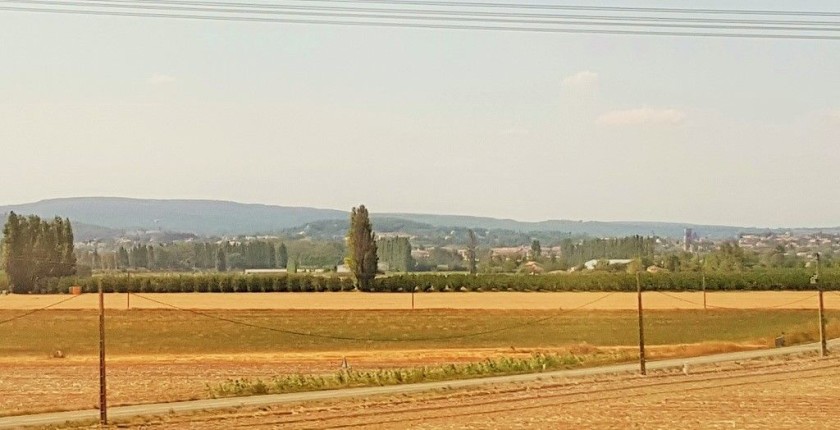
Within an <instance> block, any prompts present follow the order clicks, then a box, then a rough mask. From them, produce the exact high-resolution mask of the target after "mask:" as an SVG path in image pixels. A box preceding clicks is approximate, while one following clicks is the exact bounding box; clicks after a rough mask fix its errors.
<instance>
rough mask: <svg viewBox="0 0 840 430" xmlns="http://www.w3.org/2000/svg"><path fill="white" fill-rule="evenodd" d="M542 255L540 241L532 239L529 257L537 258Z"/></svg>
mask: <svg viewBox="0 0 840 430" xmlns="http://www.w3.org/2000/svg"><path fill="white" fill-rule="evenodd" d="M540 256H542V246H540V241H539V240H537V239H534V240H533V241H531V259H533V260H538V259H539V258H540Z"/></svg>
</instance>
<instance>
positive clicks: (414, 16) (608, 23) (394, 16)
mask: <svg viewBox="0 0 840 430" xmlns="http://www.w3.org/2000/svg"><path fill="white" fill-rule="evenodd" d="M6 2H10V3H23V4H41V5H56V6H95V7H101V8H123V9H125V8H128V9H133V10H162V11H166V12H181V11H185V12H207V13H238V14H258V15H286V16H304V17H317V18H354V19H357V18H364V19H376V20H380V19H390V20H410V21H444V22H465V23H494V24H529V25H556V24H564V25H575V26H599V27H600V26H604V27H647V28H685V29H712V30H774V31H811V32H820V31H828V32H837V31H840V27H839V26H840V22H838V23H831V24H819V26H817V24H811V25H794V24H784V25H770V24H765V23H761V22H758V21H757V22H756V23H748V22H749V21H745V20H742V21H743V22H744V23H742V24H718V23H698V22H684V23H682V22H664V23H663V22H638V21H633V22H620V21H617V20H601V19H595V20H593V19H569V18H550V17H549V18H550V19H537V18H536V17H531V18H527V19H525V18H517V17H513V16H505V14H499V13H495V14H494V16H493V17H483V16H464V15H457V16H449V15H446V16H442V14H434V16H426V15H428V14H427V13H426V12H423V13H416V12H414V11H394V10H392V12H391V13H368V11H366V10H363V9H356V10H354V11H353V12H338V11H326V12H322V11H319V10H314V11H306V10H300V9H297V10H291V11H285V10H261V9H220V8H217V7H193V6H177V7H172V6H171V5H169V4H166V3H163V2H160V3H161V4H159V5H151V4H140V5H127V4H125V2H110V1H95V2H84V1H45V0H6ZM205 3H207V2H205ZM345 9H346V8H345ZM828 25H834V27H827V26H828Z"/></svg>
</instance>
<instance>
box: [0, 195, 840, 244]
mask: <svg viewBox="0 0 840 430" xmlns="http://www.w3.org/2000/svg"><path fill="white" fill-rule="evenodd" d="M9 211H15V212H16V213H19V214H36V215H39V216H42V217H53V216H56V215H58V216H61V217H67V218H70V220H71V221H73V222H74V225H76V231H77V237H79V238H80V239H81V238H82V237H87V238H90V239H92V238H102V237H103V236H109V235H111V236H112V237H113V236H115V235H119V234H121V233H122V232H131V231H136V230H156V231H160V230H165V231H170V232H183V233H193V234H196V235H200V236H218V235H248V234H260V233H278V232H286V233H289V232H298V231H300V230H303V229H306V228H309V229H315V230H317V229H320V230H322V231H321V232H320V233H317V232H315V231H313V234H312V236H313V237H315V236H323V237H343V233H342V231H346V225H347V224H348V222H349V213H348V212H347V211H340V210H333V209H315V208H306V207H286V206H271V205H260V204H243V203H235V202H228V201H215V200H145V199H129V198H118V197H80V198H64V199H52V200H42V201H39V202H36V203H28V204H22V205H11V206H0V214H6V213H8V212H9ZM372 218H373V222H374V229H376V230H377V231H379V232H383V233H387V232H401V233H406V234H417V235H428V234H434V235H438V236H439V235H442V234H446V230H447V228H449V229H452V230H455V229H466V228H474V229H485V230H498V231H505V232H513V233H517V234H521V235H523V236H524V237H527V236H528V235H532V236H535V237H538V236H539V235H535V234H533V233H537V232H551V233H552V234H551V236H552V237H553V236H557V235H563V234H565V235H570V236H581V235H589V236H596V237H617V236H628V235H634V234H639V235H645V236H647V235H658V236H663V237H672V238H679V237H682V235H683V229H684V228H686V227H688V228H692V229H694V231H695V232H697V234H698V235H700V236H705V237H710V238H715V239H721V238H728V237H735V236H737V235H738V234H739V233H764V232H769V231H771V230H770V229H766V228H756V227H737V226H718V225H695V224H681V223H664V222H600V221H569V220H550V221H540V222H522V221H516V220H511V219H497V218H487V217H473V216H460V215H430V214H406V213H375V212H374V213H372ZM83 229H84V230H83ZM772 231H775V232H783V231H792V232H795V233H813V232H819V231H822V232H826V233H830V232H835V233H840V228H838V227H833V228H822V229H818V228H809V229H798V228H792V229H776V230H772ZM307 236H309V235H308V234H307ZM82 240H84V239H82Z"/></svg>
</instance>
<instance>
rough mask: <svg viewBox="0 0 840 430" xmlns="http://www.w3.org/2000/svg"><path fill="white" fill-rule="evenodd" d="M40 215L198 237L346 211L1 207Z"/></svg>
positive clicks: (48, 204) (235, 206) (76, 202)
mask: <svg viewBox="0 0 840 430" xmlns="http://www.w3.org/2000/svg"><path fill="white" fill-rule="evenodd" d="M10 211H14V212H15V213H19V214H35V215H39V216H42V217H53V216H56V215H58V216H61V217H67V218H70V220H71V221H74V222H80V223H85V224H92V225H97V226H102V227H106V228H111V229H119V230H138V229H142V230H168V231H179V232H187V233H195V234H198V235H203V236H212V235H226V234H254V233H265V232H273V231H279V230H281V229H285V228H289V227H293V226H296V225H302V224H306V223H307V222H311V221H314V220H324V219H345V218H347V217H348V215H347V212H344V211H337V210H330V209H313V208H300V207H284V206H268V205H259V204H242V203H234V202H224V201H214V200H141V199H128V198H118V197H81V198H65V199H53V200H42V201H39V202H36V203H28V204H23V205H14V206H0V213H8V212H10Z"/></svg>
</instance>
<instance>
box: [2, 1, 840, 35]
mask: <svg viewBox="0 0 840 430" xmlns="http://www.w3.org/2000/svg"><path fill="white" fill-rule="evenodd" d="M2 3H6V4H29V5H42V6H44V7H27V6H0V10H4V11H16V12H30V13H53V14H72V15H98V16H122V17H143V18H169V19H193V20H212V21H239V22H267V23H288V24H316V25H340V26H369V27H392V28H394V27H395V28H423V29H453V30H485V31H518V32H542V33H570V34H605V35H610V34H611V35H647V36H690V37H731V38H764V39H801V40H840V36H835V35H828V34H818V33H819V32H834V31H838V29H837V28H836V27H832V26H836V25H837V24H838V23H832V22H822V23H807V24H806V23H803V22H800V23H799V24H794V23H793V22H789V23H784V24H773V25H771V24H770V23H769V22H760V21H755V23H747V22H746V20H742V21H744V22H742V23H727V24H724V23H722V22H718V23H709V24H706V23H703V22H702V21H692V22H675V21H671V22H656V21H654V22H651V21H649V20H645V19H646V18H648V17H632V18H633V19H636V20H637V21H632V22H631V21H621V20H620V19H616V18H609V19H604V20H591V19H590V20H588V21H587V20H586V19H585V18H577V17H574V18H549V19H542V20H537V19H536V17H531V18H529V19H526V18H521V19H520V18H517V17H508V16H503V15H498V16H497V17H489V16H486V15H481V16H479V15H472V16H471V15H468V14H466V13H464V12H461V13H460V14H458V15H443V14H439V13H438V12H439V11H438V12H435V13H436V15H434V16H427V15H429V14H428V13H426V14H424V12H422V11H414V12H412V11H410V10H406V11H394V12H391V13H390V14H384V13H369V12H364V11H363V10H362V9H359V10H358V11H353V12H348V11H344V12H339V11H323V10H305V9H298V10H297V11H290V10H286V11H284V12H280V11H278V10H264V9H266V7H267V6H261V5H257V4H243V3H227V4H226V5H222V4H220V5H221V6H217V5H214V4H212V3H213V2H181V3H172V2H170V3H168V2H164V1H161V0H158V1H145V2H143V1H139V0H134V1H133V2H128V1H118V0H110V1H109V0H95V1H88V2H85V1H78V0H76V1H58V2H45V1H39V0H6V1H2ZM188 3H189V4H201V5H204V6H210V7H202V8H198V7H191V6H187V4H188ZM345 3H346V2H345ZM438 3H439V2H434V3H428V4H438ZM384 4H404V3H384ZM447 4H449V5H451V4H452V3H447ZM47 5H49V6H50V7H47ZM56 5H57V6H59V7H55V6H56ZM62 5H63V6H64V7H63V8H62V7H60V6H62ZM243 5H244V6H247V7H250V8H252V9H240V10H235V9H231V8H233V7H240V8H241V7H243ZM274 6H277V7H279V6H281V5H274ZM532 6H533V5H532ZM68 7H69V8H68ZM471 7H472V4H471ZM103 8H119V9H120V10H102V9H103ZM253 8H257V9H253ZM123 9H126V10H123ZM143 10H145V11H143ZM148 10H158V11H159V12H148ZM182 12H199V13H182ZM207 13H212V14H213V15H207ZM272 14H273V15H285V16H302V17H310V19H298V18H276V17H267V16H264V15H272ZM254 15H256V16H254ZM311 18H314V19H311ZM383 20H385V21H383ZM642 20H645V21H642ZM466 23H476V24H477V25H465V24H466ZM488 24H493V25H488ZM509 24H515V25H509ZM523 25H524V26H523ZM557 25H566V26H573V28H567V27H557ZM616 26H622V27H638V28H664V29H668V28H676V29H694V30H695V31H651V30H647V29H645V30H615V29H610V28H603V27H616ZM580 27H587V28H580ZM699 30H703V31H699ZM708 30H712V31H708ZM717 30H725V31H717ZM732 31H738V32H732ZM768 31H773V33H768ZM803 32H804V33H803ZM815 33H816V34H815Z"/></svg>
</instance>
